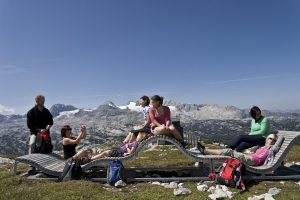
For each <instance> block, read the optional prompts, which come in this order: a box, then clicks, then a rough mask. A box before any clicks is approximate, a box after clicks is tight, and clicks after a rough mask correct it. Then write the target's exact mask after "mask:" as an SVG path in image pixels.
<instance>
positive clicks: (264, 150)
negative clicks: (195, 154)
mask: <svg viewBox="0 0 300 200" xmlns="http://www.w3.org/2000/svg"><path fill="white" fill-rule="evenodd" d="M276 140H277V135H275V134H270V135H269V136H268V137H267V139H266V143H265V146H263V147H260V148H258V149H257V150H256V152H255V153H253V154H248V155H247V154H243V153H240V152H236V151H234V150H232V149H229V148H226V149H222V150H219V149H206V148H205V147H204V146H203V145H202V144H201V143H198V144H197V147H198V149H199V151H200V152H201V153H203V154H204V155H207V154H212V155H223V156H230V157H233V158H236V159H238V160H240V161H241V162H243V163H244V164H246V165H250V166H259V165H261V164H263V163H264V161H265V160H266V159H267V157H268V155H269V149H270V146H272V145H274V144H275V142H276Z"/></svg>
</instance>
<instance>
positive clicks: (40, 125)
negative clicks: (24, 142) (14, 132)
mask: <svg viewBox="0 0 300 200" xmlns="http://www.w3.org/2000/svg"><path fill="white" fill-rule="evenodd" d="M35 102H36V104H35V106H34V107H33V108H31V109H30V110H29V111H28V113H27V127H28V128H29V129H30V133H31V136H30V141H29V152H28V154H32V153H34V151H35V142H36V134H37V133H38V132H48V133H49V134H50V127H51V126H52V125H53V119H52V114H51V113H50V111H49V110H48V109H47V108H45V107H44V104H45V97H44V95H42V94H38V95H37V96H36V97H35ZM33 171H35V168H34V167H33V166H30V167H29V170H28V172H27V173H30V172H33Z"/></svg>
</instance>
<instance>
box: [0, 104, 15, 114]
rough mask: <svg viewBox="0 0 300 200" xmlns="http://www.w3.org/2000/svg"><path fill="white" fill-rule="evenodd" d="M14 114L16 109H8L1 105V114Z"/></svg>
mask: <svg viewBox="0 0 300 200" xmlns="http://www.w3.org/2000/svg"><path fill="white" fill-rule="evenodd" d="M13 113H15V109H14V108H7V107H6V106H3V105H1V104H0V114H13Z"/></svg>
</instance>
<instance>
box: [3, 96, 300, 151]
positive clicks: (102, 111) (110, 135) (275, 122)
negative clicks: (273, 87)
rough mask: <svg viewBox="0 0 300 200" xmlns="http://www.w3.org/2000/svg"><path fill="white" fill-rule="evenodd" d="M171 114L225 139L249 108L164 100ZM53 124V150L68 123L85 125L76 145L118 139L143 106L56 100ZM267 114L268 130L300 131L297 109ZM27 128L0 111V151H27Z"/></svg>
mask: <svg viewBox="0 0 300 200" xmlns="http://www.w3.org/2000/svg"><path fill="white" fill-rule="evenodd" d="M164 105H166V106H169V107H170V110H171V113H172V117H173V118H179V119H180V123H181V126H182V127H183V128H184V133H185V134H190V135H195V136H201V137H202V139H203V140H206V141H213V140H216V138H217V139H218V140H219V141H221V142H224V143H228V142H229V141H231V140H232V138H233V137H235V136H236V135H239V134H247V133H248V132H249V130H250V121H251V117H250V115H249V109H238V108H236V107H234V106H220V105H215V104H187V103H179V102H175V101H172V100H166V101H165V102H164ZM49 110H50V112H51V113H52V115H53V120H54V125H53V126H52V128H51V137H52V143H53V145H54V149H55V150H58V151H60V150H62V145H61V136H60V129H61V127H62V126H63V125H66V124H68V125H70V126H71V127H72V128H73V133H74V134H77V133H78V132H79V127H80V125H86V126H87V138H86V139H85V140H84V141H83V142H82V143H81V145H78V148H82V147H83V146H84V147H88V146H92V145H93V144H103V143H109V142H116V141H119V142H121V141H122V140H123V139H124V138H125V136H126V135H127V134H128V132H129V131H130V130H132V129H133V127H134V126H138V125H140V124H142V123H143V119H142V113H141V111H142V108H141V107H140V106H139V102H138V101H130V102H128V104H127V105H126V106H116V105H115V104H114V103H113V102H111V101H106V102H104V103H103V104H101V105H100V106H99V107H98V108H95V109H78V108H76V107H74V106H72V105H63V104H55V105H53V106H52V107H50V109H49ZM262 114H263V115H264V116H266V117H268V118H269V120H270V123H271V130H294V131H300V113H290V112H274V111H268V110H262ZM29 136H30V132H29V130H28V128H27V125H26V115H24V116H22V115H0V141H1V143H0V154H5V155H6V154H14V155H23V154H27V149H28V142H29Z"/></svg>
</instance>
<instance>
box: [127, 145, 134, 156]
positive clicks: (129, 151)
mask: <svg viewBox="0 0 300 200" xmlns="http://www.w3.org/2000/svg"><path fill="white" fill-rule="evenodd" d="M126 148H127V152H128V153H129V154H133V153H134V152H135V150H136V147H132V148H131V149H129V148H128V146H127V147H126Z"/></svg>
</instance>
